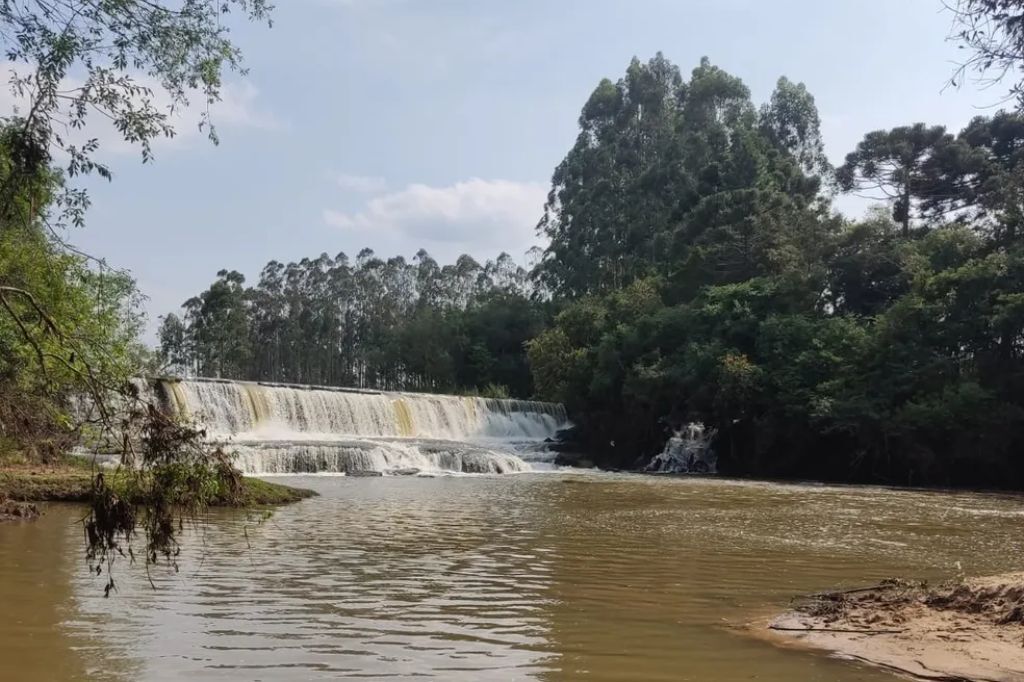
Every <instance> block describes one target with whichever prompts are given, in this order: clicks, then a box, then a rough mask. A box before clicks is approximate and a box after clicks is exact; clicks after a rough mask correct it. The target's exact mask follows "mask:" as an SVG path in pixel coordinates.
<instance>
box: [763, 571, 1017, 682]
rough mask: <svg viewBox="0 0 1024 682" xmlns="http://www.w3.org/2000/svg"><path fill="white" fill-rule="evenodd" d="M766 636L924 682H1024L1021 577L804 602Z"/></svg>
mask: <svg viewBox="0 0 1024 682" xmlns="http://www.w3.org/2000/svg"><path fill="white" fill-rule="evenodd" d="M767 627H768V634H769V635H770V636H771V638H772V639H773V641H775V642H777V643H780V644H784V645H797V646H806V647H811V648H814V649H820V650H825V651H830V652H833V653H835V654H838V655H840V656H844V657H848V658H851V659H856V660H860V661H864V662H867V663H870V664H873V665H876V666H879V667H882V668H886V669H889V670H892V671H894V672H898V673H901V674H904V675H907V676H911V677H915V678H918V679H925V680H961V681H968V682H971V681H978V682H1024V572H1022V573H1012V574H1004V575H999V576H992V577H987V578H975V579H969V580H964V581H958V582H954V583H949V584H944V585H939V586H928V585H926V584H922V583H910V582H905V581H900V580H889V581H884V582H883V583H881V584H879V585H877V586H874V587H870V588H864V589H859V590H848V591H844V592H829V593H823V594H817V595H811V596H809V597H806V598H803V599H800V600H798V601H797V603H796V605H795V607H794V608H793V610H791V611H789V612H787V613H785V614H783V615H781V616H779V617H777V618H775V619H773V620H771V621H770V622H769V623H768V625H767Z"/></svg>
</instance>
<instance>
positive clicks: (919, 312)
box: [528, 56, 1024, 487]
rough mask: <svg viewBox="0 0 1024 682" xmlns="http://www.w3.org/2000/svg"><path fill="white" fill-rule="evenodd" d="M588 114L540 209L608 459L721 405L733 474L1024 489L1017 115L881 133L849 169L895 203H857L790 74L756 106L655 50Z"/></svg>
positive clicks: (723, 455)
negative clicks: (831, 200) (834, 179)
mask: <svg viewBox="0 0 1024 682" xmlns="http://www.w3.org/2000/svg"><path fill="white" fill-rule="evenodd" d="M640 101H644V102H647V104H646V107H645V106H641V105H640V104H639V102H640ZM648 112H650V115H648ZM580 127H581V134H580V138H579V139H578V140H577V143H576V145H575V146H574V147H573V148H572V149H571V150H570V151H569V153H568V155H567V156H566V159H565V161H563V162H562V164H560V165H559V167H558V168H557V169H556V171H555V175H554V180H553V187H552V194H551V199H550V200H549V203H548V207H547V214H546V216H545V219H544V220H543V221H542V222H541V228H542V229H543V230H544V231H545V232H546V233H547V234H548V235H549V236H550V237H551V239H552V245H551V247H550V249H549V250H548V252H547V253H546V257H545V259H544V260H543V261H542V262H541V264H540V265H539V266H538V270H537V272H536V274H537V276H538V277H539V278H540V279H541V280H542V281H543V282H545V283H546V284H547V285H548V286H550V287H551V289H552V291H553V293H554V294H555V303H556V305H557V306H558V308H560V311H559V313H558V314H557V315H556V316H555V318H554V320H553V323H552V325H551V326H550V327H549V328H548V329H546V330H545V331H544V332H543V333H541V334H540V335H539V336H537V337H536V338H534V339H533V340H532V341H530V342H529V344H528V348H529V360H530V364H531V368H532V371H533V374H534V384H535V386H536V390H537V393H538V395H540V396H541V397H543V398H546V399H551V400H560V401H563V402H565V403H566V405H567V407H568V408H569V411H570V414H571V416H572V417H573V419H574V421H575V422H576V423H577V424H578V425H579V426H580V429H581V433H582V437H583V438H584V440H585V441H586V442H587V443H588V445H589V446H590V448H592V449H593V450H594V451H595V452H596V453H598V455H599V457H600V459H601V461H602V463H604V464H606V465H613V466H630V465H633V464H635V463H637V458H638V456H639V457H640V460H639V461H640V462H642V461H643V458H644V457H645V456H650V455H651V454H653V453H655V452H657V451H658V450H660V448H661V447H662V446H663V444H664V442H665V440H666V437H667V436H668V435H669V433H670V431H671V429H675V428H678V427H679V426H680V425H682V424H684V423H686V422H688V421H700V422H703V423H704V424H705V425H706V426H708V427H709V428H714V429H715V431H716V433H717V434H718V435H717V437H716V449H717V450H718V452H719V465H720V468H721V469H722V470H723V471H725V472H727V473H735V474H745V475H772V476H797V477H803V478H813V477H818V478H828V479H838V480H847V481H876V482H886V483H900V484H906V483H911V484H920V483H931V484H943V485H949V484H966V485H999V486H1014V487H1022V486H1024V460H1022V459H1021V458H1020V457H1019V456H1018V454H1017V453H1019V452H1020V450H1021V448H1022V447H1024V294H1022V293H1021V292H1024V243H1022V242H1020V240H1019V237H1018V235H1020V229H1019V224H1020V221H1019V215H1020V209H1019V206H1020V203H1021V202H1020V200H1019V192H1020V186H1021V184H1020V182H1019V178H1021V177H1024V175H1022V173H1021V170H1020V168H1022V166H1021V162H1020V159H1021V157H1020V154H1021V152H1020V149H1021V148H1022V145H1021V144H1020V140H1021V139H1022V135H1024V132H1022V131H1024V124H1022V123H1021V119H1020V117H1019V116H1018V115H1016V114H1007V113H999V114H997V115H995V116H993V117H991V118H978V119H976V120H974V121H972V122H971V124H970V125H969V126H968V127H967V128H965V129H964V130H963V131H962V132H960V133H959V134H958V135H956V136H954V135H951V134H948V133H946V132H945V129H944V128H942V127H940V126H935V127H929V126H925V125H923V124H917V125H913V126H904V127H899V128H895V129H893V130H890V131H876V132H873V133H869V134H868V135H867V136H866V137H865V139H864V141H863V142H861V143H860V144H859V145H858V147H857V149H856V150H855V151H854V152H853V153H851V154H850V155H849V156H848V157H847V160H846V164H845V165H844V166H843V167H842V168H840V169H839V170H838V180H839V184H840V186H842V187H845V188H846V189H847V190H848V191H863V190H867V189H869V188H874V189H877V190H880V191H881V192H882V194H881V195H879V197H880V198H882V199H886V200H887V201H888V204H889V205H888V206H886V207H879V208H877V209H875V210H874V211H872V212H870V213H869V215H868V216H867V217H866V218H864V219H863V220H860V221H856V222H850V221H845V220H843V219H841V218H838V217H836V216H833V215H830V210H829V207H828V205H827V202H826V201H825V200H824V199H823V198H822V197H820V196H819V195H818V191H819V187H820V180H821V179H822V177H827V175H828V174H829V169H828V167H827V164H826V163H825V162H824V159H823V157H822V156H821V139H820V134H819V132H818V115H817V112H816V111H815V109H814V105H813V98H811V96H810V95H809V94H808V93H807V92H806V90H805V89H804V88H803V87H802V86H797V85H793V84H792V83H790V82H789V81H788V80H786V79H781V80H780V81H779V85H778V89H777V90H776V92H775V94H774V95H773V96H772V99H771V101H770V102H769V103H768V104H766V105H765V106H763V107H762V108H761V109H760V113H759V114H758V115H755V114H754V108H753V105H752V104H751V103H750V102H749V96H748V94H747V92H746V89H745V88H744V87H743V86H742V83H740V82H739V81H738V80H737V79H735V78H734V77H732V76H730V75H728V74H726V73H724V72H722V71H721V70H720V69H717V68H715V67H713V66H711V65H710V64H709V63H708V62H707V61H706V60H705V61H704V62H702V63H701V65H700V66H699V67H698V68H697V69H696V70H694V72H693V76H692V78H691V80H690V81H689V82H684V81H683V80H682V79H681V78H680V77H679V75H678V71H677V70H676V69H675V67H674V66H672V65H671V64H669V63H667V62H666V61H665V60H664V58H662V57H660V56H658V57H656V58H655V59H654V60H652V61H651V62H650V63H649V64H647V65H641V64H640V63H639V62H637V61H635V60H634V62H633V63H632V64H631V65H630V67H629V70H628V71H627V75H626V77H625V78H624V79H623V80H621V81H619V82H618V83H617V84H613V83H612V82H611V81H603V82H602V83H601V84H600V85H599V86H598V88H597V89H596V90H595V92H594V94H593V95H592V96H591V98H590V100H589V101H588V102H587V104H586V106H585V107H584V110H583V114H582V116H581V119H580ZM641 152H642V153H641ZM655 178H657V179H658V181H659V183H660V184H659V183H655V184H651V183H652V181H653V179H655ZM652 245H653V248H652ZM662 245H665V248H662ZM638 247H640V248H638ZM581 256H582V257H581ZM638 257H639V258H638Z"/></svg>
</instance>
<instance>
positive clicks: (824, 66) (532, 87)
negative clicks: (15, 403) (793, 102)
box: [72, 0, 999, 339]
mask: <svg viewBox="0 0 1024 682" xmlns="http://www.w3.org/2000/svg"><path fill="white" fill-rule="evenodd" d="M274 22H275V24H274V27H273V28H272V29H269V30H268V29H266V27H264V26H256V25H251V26H238V27H237V28H236V30H235V36H236V38H237V40H238V42H239V43H240V44H241V46H242V47H243V49H244V50H245V53H246V60H247V64H248V66H249V67H250V73H249V74H248V75H247V76H246V77H245V78H234V79H233V80H232V81H231V82H230V83H229V85H228V87H227V90H226V93H225V101H224V103H223V104H222V105H221V106H220V107H218V108H215V109H214V112H213V117H214V122H215V123H216V124H217V125H218V129H219V133H220V137H221V140H222V142H221V144H220V146H218V147H214V146H212V145H211V144H209V143H207V142H206V140H205V139H204V138H203V137H202V135H201V134H199V133H197V132H196V131H195V129H194V118H192V117H189V116H185V117H184V118H183V119H182V121H181V124H180V133H181V134H180V135H179V136H178V137H177V138H176V139H175V140H172V141H169V142H165V143H161V144H159V145H158V146H157V149H156V161H155V162H154V163H153V164H149V165H146V166H142V165H141V164H140V163H139V159H138V157H137V155H135V154H133V153H130V152H128V151H126V150H123V149H121V148H120V147H117V146H114V145H111V146H108V148H107V158H108V160H109V161H110V162H111V164H112V166H113V168H114V171H115V179H114V181H113V182H112V183H109V184H108V183H102V182H98V181H97V182H90V190H91V192H92V198H93V207H92V209H91V210H90V212H89V215H88V222H87V226H86V227H85V228H84V229H82V230H78V231H75V232H74V233H73V235H72V238H73V240H74V241H75V242H76V243H77V244H79V245H80V246H82V247H83V248H85V249H87V250H88V251H90V252H92V253H96V254H101V255H103V256H104V257H106V258H107V259H108V261H109V262H110V263H111V264H112V265H116V266H120V267H124V268H128V269H130V270H131V271H132V272H133V273H134V275H135V276H136V278H137V279H138V282H139V285H140V287H141V289H142V290H143V292H144V293H145V294H146V295H148V296H149V298H150V300H149V303H148V308H149V311H150V314H151V317H152V318H153V319H152V322H151V325H150V336H149V338H150V339H152V336H151V334H152V329H153V328H155V324H156V319H155V318H156V316H157V315H161V314H164V313H166V312H168V311H171V310H175V309H176V308H177V307H178V306H179V305H180V304H181V302H183V301H184V300H185V299H186V298H188V297H189V296H191V295H194V294H195V293H197V292H199V291H200V290H202V289H203V288H205V287H206V286H207V285H208V284H209V282H210V281H211V280H212V279H213V277H214V275H215V273H216V272H217V271H218V270H220V269H222V268H228V269H236V270H239V271H241V272H243V273H244V274H245V275H246V276H247V277H248V278H249V279H250V280H251V281H255V279H256V278H257V275H258V273H259V270H260V269H261V268H262V266H263V265H264V264H265V263H266V262H267V261H269V260H271V259H277V260H281V261H285V262H287V261H290V260H297V259H300V258H302V257H304V256H310V257H315V256H317V255H319V254H320V253H321V252H327V253H329V254H331V255H334V254H336V253H337V252H339V251H345V252H346V253H348V254H349V255H350V256H354V255H355V254H356V253H357V252H358V251H359V250H360V249H361V248H363V247H364V246H369V247H371V248H373V249H374V250H375V251H377V253H378V254H381V255H393V254H403V255H405V256H406V257H411V256H412V255H413V254H414V253H415V252H416V251H417V249H418V248H420V247H421V246H422V247H425V248H427V250H428V251H430V252H431V254H433V255H434V257H435V258H437V259H438V260H439V261H448V260H451V259H453V258H454V257H455V256H456V255H458V254H459V253H463V252H468V253H471V254H473V255H474V256H476V257H478V258H480V259H484V258H487V257H492V256H494V255H497V253H498V252H500V251H502V250H505V251H508V252H510V253H512V254H513V255H514V256H517V257H520V258H521V257H522V254H523V252H524V251H525V250H526V249H527V248H529V246H530V245H531V244H534V243H537V238H536V237H535V236H534V231H533V227H534V224H535V223H536V221H537V219H538V218H539V217H540V214H541V206H542V203H543V198H544V195H545V193H546V191H547V186H548V182H549V180H550V176H551V172H552V170H553V169H554V167H555V165H556V164H557V163H558V162H559V160H561V158H562V157H563V156H564V155H565V153H566V151H567V150H568V148H569V147H570V146H571V144H572V142H573V140H574V138H575V136H576V119H577V117H578V115H579V110H580V107H581V106H582V105H583V102H584V101H585V100H586V98H587V96H588V95H589V93H590V92H591V90H592V89H593V87H594V86H595V85H596V84H597V83H598V81H599V80H600V79H601V78H603V77H610V78H612V79H617V78H619V77H620V76H621V75H622V73H623V72H624V71H625V68H626V66H627V64H628V63H629V60H630V58H631V57H633V56H634V55H636V56H638V57H640V58H641V59H647V58H649V57H651V56H652V55H653V54H654V53H655V52H657V51H658V50H661V51H662V52H664V53H665V55H666V56H667V57H668V58H669V59H671V60H672V61H673V62H675V63H676V64H678V65H679V66H680V67H681V68H682V69H683V71H684V73H687V72H689V70H690V69H692V68H693V67H694V66H696V64H697V63H698V62H699V60H700V58H701V56H702V55H707V56H708V57H709V58H710V59H711V61H712V62H713V63H715V64H717V65H719V66H722V67H723V68H725V69H726V70H728V71H730V72H732V73H734V74H735V75H737V76H739V77H741V78H742V79H743V80H744V82H746V84H747V85H748V86H749V87H750V89H751V91H752V93H753V96H754V100H755V101H756V102H758V103H760V102H762V101H764V100H765V99H766V98H767V97H768V96H769V94H770V93H771V90H772V88H773V87H774V84H775V81H776V80H777V79H778V77H779V76H780V75H786V76H787V77H789V78H790V79H791V80H794V81H802V82H804V83H806V84H807V86H808V88H809V89H810V91H811V92H812V93H813V94H814V96H815V98H816V100H817V104H818V108H819V111H820V113H821V116H822V121H823V132H824V136H825V142H826V146H827V150H828V152H829V155H830V156H831V158H832V159H833V160H834V161H838V160H841V159H842V157H843V156H844V155H845V154H846V153H847V152H848V151H850V150H851V149H852V148H853V146H854V145H855V144H856V142H857V141H858V140H859V139H860V138H861V136H862V135H863V133H864V132H866V131H868V130H872V129H877V128H883V127H891V126H895V125H903V124H907V123H912V122H916V121H925V122H928V123H943V124H946V125H947V126H949V127H950V128H953V129H959V128H960V127H961V126H963V125H964V124H965V123H966V122H967V121H968V120H969V119H970V118H971V117H972V116H975V115H978V114H979V113H990V112H991V110H990V109H987V108H985V105H989V104H993V103H995V102H996V101H997V100H998V98H999V93H998V92H995V91H987V92H983V91H979V90H977V89H975V88H974V87H973V86H967V87H964V88H963V89H962V90H959V91H957V90H950V89H947V90H945V91H943V86H944V84H945V82H946V80H947V79H948V77H949V75H950V74H951V72H952V69H953V63H954V61H955V60H956V59H957V52H958V51H957V49H956V46H955V45H954V44H952V43H949V42H948V41H947V40H946V36H947V34H948V33H949V29H950V16H949V14H948V12H944V11H942V4H941V2H940V1H939V0H899V1H898V2H897V1H888V0H887V1H879V2H873V3H872V2H863V1H855V0H832V1H829V2H821V1H820V0H773V1H772V2H764V1H763V0H688V1H683V0H675V1H669V0H630V1H629V2H627V1H625V0H622V1H618V2H616V1H611V0H589V1H585V0H558V1H553V0H548V1H541V0H519V1H517V2H511V1H509V0H504V1H503V2H496V1H485V0H431V1H429V2H428V1H427V0H419V1H414V0H279V1H278V7H277V10H276V11H275V15H274ZM843 206H844V208H846V209H847V210H852V211H856V210H859V209H860V208H861V206H860V205H858V204H856V203H853V202H850V201H846V202H844V203H843Z"/></svg>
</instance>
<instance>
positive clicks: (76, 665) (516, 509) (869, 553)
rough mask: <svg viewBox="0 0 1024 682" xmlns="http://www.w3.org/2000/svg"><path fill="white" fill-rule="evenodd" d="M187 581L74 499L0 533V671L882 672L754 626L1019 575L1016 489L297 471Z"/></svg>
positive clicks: (817, 677)
mask: <svg viewBox="0 0 1024 682" xmlns="http://www.w3.org/2000/svg"><path fill="white" fill-rule="evenodd" d="M285 482H287V483H293V484H295V485H300V486H305V487H310V488H315V489H316V490H318V491H319V492H320V494H321V497H319V498H315V499H311V500H307V501H304V502H301V503H299V504H296V505H293V506H289V507H286V508H283V509H279V510H278V511H276V512H275V513H274V515H273V516H272V517H271V518H270V519H269V520H267V521H265V522H263V523H257V522H256V521H255V520H254V519H251V518H248V517H247V516H246V515H245V514H242V513H239V512H227V511H219V512H214V513H212V514H211V515H210V518H209V519H208V521H207V522H206V523H204V524H203V525H202V527H201V528H198V529H196V530H194V531H192V532H191V533H190V536H189V537H188V540H187V545H186V550H187V551H185V552H184V555H183V557H182V560H181V571H180V572H179V573H177V574H174V573H171V572H168V571H167V570H165V569H156V570H154V571H153V572H152V578H153V581H154V582H155V583H156V589H153V588H151V587H150V585H149V582H148V581H147V579H146V574H145V571H144V570H143V569H142V568H141V567H135V568H129V567H128V565H127V563H125V562H121V563H120V564H118V566H117V567H115V578H116V580H117V585H118V591H117V592H116V593H115V594H113V595H112V596H111V597H110V598H109V599H104V598H103V591H102V587H103V579H102V578H97V577H94V576H90V575H89V574H88V573H87V572H86V566H85V563H84V561H83V558H82V551H83V550H82V531H81V526H80V525H79V524H78V523H77V522H78V519H79V518H80V516H81V513H82V512H81V508H79V507H75V506H62V505H51V506H48V507H47V508H46V514H45V516H44V517H43V518H42V519H41V520H39V521H38V522H35V523H27V524H17V523H15V524H4V525H0V604H2V618H0V680H19V681H20V680H54V681H61V680H80V679H90V680H93V679H99V680H334V679H369V680H378V679H379V680H411V679H414V678H415V679H421V678H430V679H437V680H454V681H463V680H466V681H470V680H472V681H476V680H548V681H552V682H554V681H559V680H595V681H604V680H712V681H714V680H758V681H760V682H783V681H785V682H791V681H794V680H796V681H825V680H829V681H839V682H848V681H853V680H860V681H876V680H877V681H881V680H892V679H894V678H892V677H891V676H889V675H888V674H887V673H883V672H880V671H876V670H872V669H869V668H866V667H863V666H861V665H859V664H855V663H850V662H847V661H841V660H837V659H834V658H830V657H828V656H824V655H820V654H816V653H810V652H805V651H799V650H792V649H784V648H779V647H776V646H773V645H771V644H768V643H765V642H764V641H761V640H758V639H756V638H753V637H750V636H748V635H747V634H745V633H744V632H743V631H742V629H741V627H740V626H742V625H743V624H745V623H748V622H750V621H751V620H753V619H755V618H758V617H763V616H765V615H766V614H770V613H772V612H773V611H777V610H780V609H783V608H785V606H786V604H787V602H788V600H789V598H790V597H791V596H792V595H794V594H798V593H804V592H808V591H814V590H819V589H825V588H832V587H841V586H855V585H861V584H865V583H871V582H872V581H875V580H877V579H879V578H883V577H887V576H894V575H902V576H913V577H921V578H930V579H938V578H946V577H951V576H954V575H956V574H957V572H958V571H962V572H963V573H966V574H969V575H974V574H985V573H992V572H1000V571H1004V570H1009V569H1021V568H1022V566H1021V561H1022V559H1021V557H1022V556H1024V533H1022V532H1021V531H1022V526H1024V500H1022V499H1021V498H1014V497H1009V496H999V495H988V494H974V493H936V492H908V491H901V490H886V489H880V488H858V487H846V488H839V487H826V486H805V485H777V484H770V483H749V482H735V481H727V480H714V479H699V478H668V477H665V478H659V477H649V476H648V477H645V476H635V475H619V474H578V473H537V474H519V475H505V476H493V477H483V476H464V477H439V478H399V477H394V478H391V477H386V478H343V477H302V478H299V477H295V478H288V479H286V480H285Z"/></svg>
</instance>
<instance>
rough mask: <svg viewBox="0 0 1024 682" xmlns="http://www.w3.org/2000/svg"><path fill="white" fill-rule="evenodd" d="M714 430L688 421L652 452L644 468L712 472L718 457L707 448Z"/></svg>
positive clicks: (679, 471)
mask: <svg viewBox="0 0 1024 682" xmlns="http://www.w3.org/2000/svg"><path fill="white" fill-rule="evenodd" d="M714 437H715V430H714V429H711V430H710V431H708V430H706V429H705V428H704V425H703V424H700V423H697V422H691V423H689V424H687V425H685V426H684V427H683V428H681V429H679V430H678V431H676V432H675V434H673V435H672V437H671V438H669V439H668V442H667V443H665V449H664V450H662V451H661V452H660V453H658V454H657V455H655V457H654V459H652V460H651V463H650V464H648V465H647V471H652V472H658V473H673V474H713V473H715V472H716V470H717V469H716V467H717V464H718V458H717V457H716V456H715V452H714V450H712V449H711V441H712V440H713V439H714Z"/></svg>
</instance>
